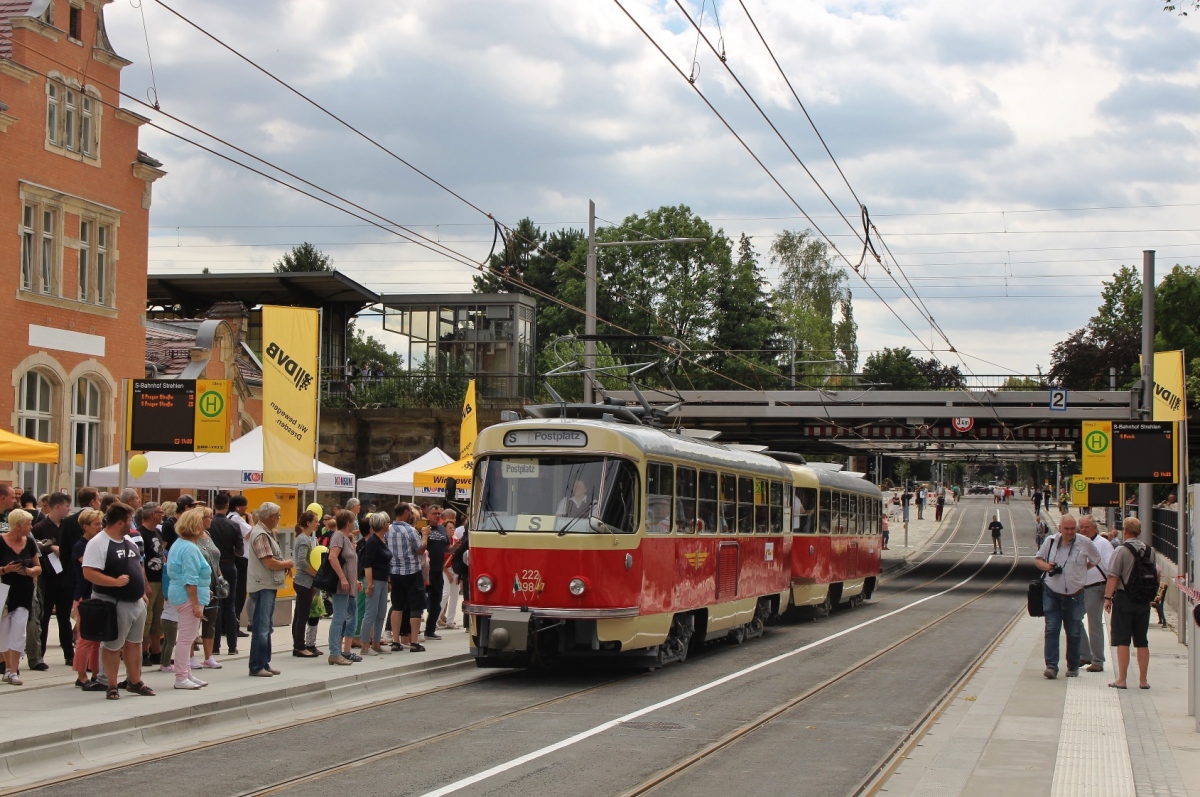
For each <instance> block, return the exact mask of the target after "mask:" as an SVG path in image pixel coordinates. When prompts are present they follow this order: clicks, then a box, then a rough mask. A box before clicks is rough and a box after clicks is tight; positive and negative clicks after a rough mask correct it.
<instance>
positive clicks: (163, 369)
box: [146, 318, 262, 386]
mask: <svg viewBox="0 0 1200 797" xmlns="http://www.w3.org/2000/svg"><path fill="white" fill-rule="evenodd" d="M206 320H208V319H205V318H172V319H147V321H146V363H147V364H153V365H154V366H155V367H156V368H157V369H158V373H159V376H162V377H167V378H170V377H177V376H179V375H180V374H181V373H183V370H184V369H185V368H187V366H188V363H190V362H191V361H192V354H191V352H192V348H193V347H194V346H195V345H196V333H197V332H198V331H199V329H200V325H201V324H203V323H204V322H205V321H206ZM233 361H234V364H235V365H236V366H237V369H238V373H239V374H241V376H242V379H243V380H245V382H246V384H248V385H252V386H258V385H261V384H262V366H261V365H260V364H259V363H258V361H257V360H255V358H254V355H253V354H250V353H248V350H246V349H244V348H243V347H241V346H239V347H238V348H237V350H236V353H235V355H234V360H233Z"/></svg>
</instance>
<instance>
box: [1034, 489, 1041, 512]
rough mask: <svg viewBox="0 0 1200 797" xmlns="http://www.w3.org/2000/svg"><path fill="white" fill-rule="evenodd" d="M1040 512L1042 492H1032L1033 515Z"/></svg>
mask: <svg viewBox="0 0 1200 797" xmlns="http://www.w3.org/2000/svg"><path fill="white" fill-rule="evenodd" d="M1041 511H1042V491H1041V490H1040V489H1039V490H1034V491H1033V514H1035V515H1036V514H1039V513H1040V512H1041Z"/></svg>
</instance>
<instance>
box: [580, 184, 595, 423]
mask: <svg viewBox="0 0 1200 797" xmlns="http://www.w3.org/2000/svg"><path fill="white" fill-rule="evenodd" d="M586 281H587V285H586V286H585V291H586V297H587V300H586V304H585V306H584V310H585V311H586V312H585V315H584V317H583V332H584V334H585V335H595V334H596V203H595V202H593V201H592V200H590V199H589V200H588V251H587V280H586ZM583 367H584V368H585V369H588V373H586V374H584V375H583V403H584V404H591V403H592V402H594V401H595V400H596V397H595V392H594V390H593V389H592V372H591V371H590V369H593V368H595V367H596V341H594V340H586V341H584V343H583Z"/></svg>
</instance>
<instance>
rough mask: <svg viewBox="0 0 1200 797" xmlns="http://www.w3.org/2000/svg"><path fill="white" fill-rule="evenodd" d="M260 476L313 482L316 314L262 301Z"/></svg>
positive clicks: (277, 481) (268, 479)
mask: <svg viewBox="0 0 1200 797" xmlns="http://www.w3.org/2000/svg"><path fill="white" fill-rule="evenodd" d="M262 318H263V337H262V340H263V358H262V364H263V480H264V481H266V482H268V483H274V484H307V483H309V482H312V481H316V477H317V475H316V469H315V467H314V466H313V461H314V459H315V458H316V456H317V400H318V391H319V389H320V386H319V383H318V381H317V373H318V355H317V348H318V346H319V341H320V314H319V313H318V312H317V311H316V310H310V309H308V308H304V307H274V306H270V305H264V306H263V309H262Z"/></svg>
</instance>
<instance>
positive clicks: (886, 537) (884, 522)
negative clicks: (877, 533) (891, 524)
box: [882, 515, 892, 551]
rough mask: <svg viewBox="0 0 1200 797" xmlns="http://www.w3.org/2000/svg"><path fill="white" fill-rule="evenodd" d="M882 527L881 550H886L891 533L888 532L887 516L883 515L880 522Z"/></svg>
mask: <svg viewBox="0 0 1200 797" xmlns="http://www.w3.org/2000/svg"><path fill="white" fill-rule="evenodd" d="M882 527H883V550H885V551H886V550H887V549H888V542H889V541H891V539H892V533H891V532H890V531H889V530H888V516H887V515H884V516H883V520H882Z"/></svg>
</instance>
